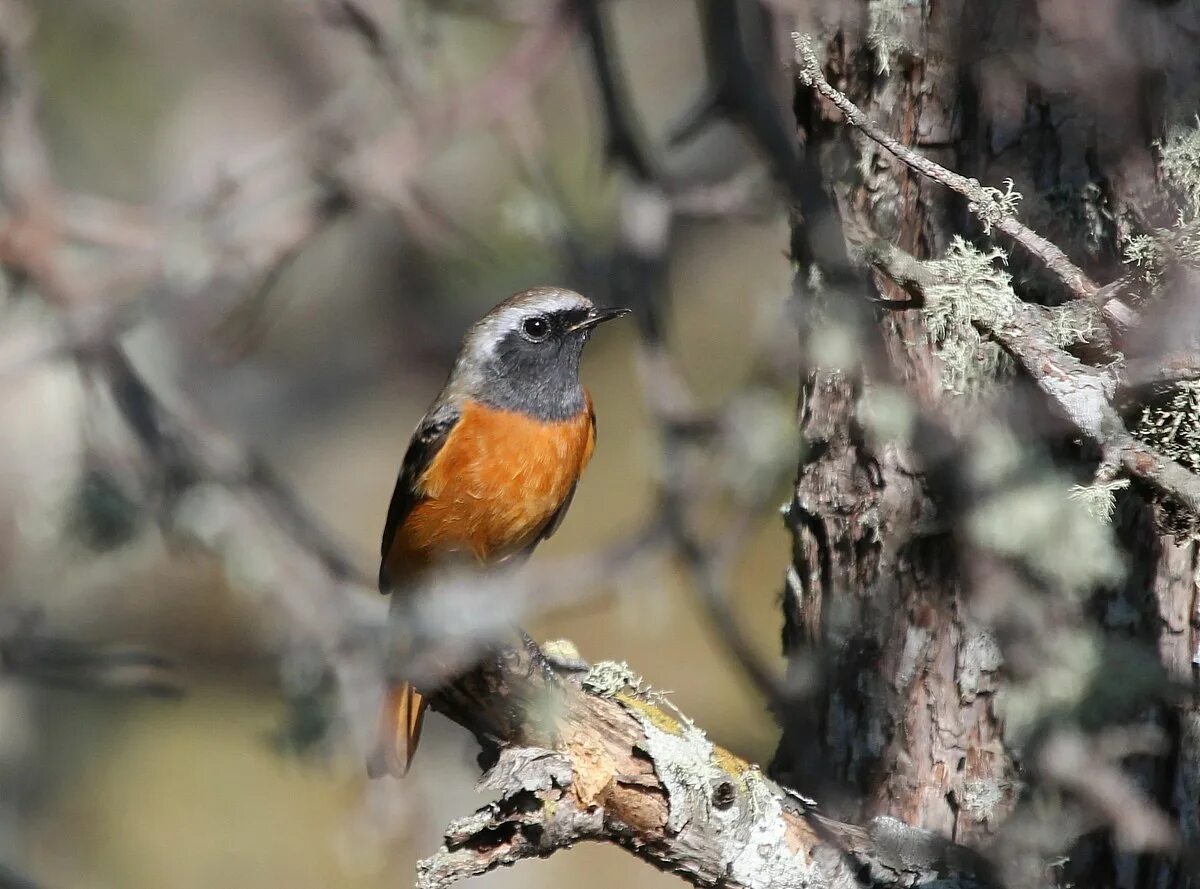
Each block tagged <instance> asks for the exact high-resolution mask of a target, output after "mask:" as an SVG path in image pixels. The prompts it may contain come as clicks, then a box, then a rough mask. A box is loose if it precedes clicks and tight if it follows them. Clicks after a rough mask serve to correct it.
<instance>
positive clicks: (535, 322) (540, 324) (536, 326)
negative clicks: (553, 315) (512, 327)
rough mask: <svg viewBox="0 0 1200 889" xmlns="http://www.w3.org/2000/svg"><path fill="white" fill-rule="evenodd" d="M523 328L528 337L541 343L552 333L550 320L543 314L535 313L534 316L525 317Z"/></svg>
mask: <svg viewBox="0 0 1200 889" xmlns="http://www.w3.org/2000/svg"><path fill="white" fill-rule="evenodd" d="M521 330H522V331H523V332H524V334H525V336H526V337H527V338H528V339H531V340H533V341H534V342H535V343H540V342H541V341H542V340H544V339H545V338H546V337H548V336H549V335H550V322H549V321H548V320H547V319H546V318H543V317H542V316H541V315H534V316H533V317H532V318H526V319H525V321H524V322H523V323H522V324H521Z"/></svg>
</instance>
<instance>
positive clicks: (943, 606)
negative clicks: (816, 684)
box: [774, 3, 1013, 841]
mask: <svg viewBox="0 0 1200 889" xmlns="http://www.w3.org/2000/svg"><path fill="white" fill-rule="evenodd" d="M903 15H904V16H906V23H905V27H904V28H903V33H904V35H905V36H906V37H909V36H910V35H912V36H919V37H920V39H921V41H922V44H923V47H922V49H921V50H920V51H919V53H918V57H919V58H920V59H921V61H920V62H914V63H913V64H912V65H906V66H905V68H906V70H904V71H903V72H901V71H899V70H893V71H892V73H891V75H890V76H886V77H884V76H877V75H876V73H875V72H876V66H877V59H876V58H875V55H874V53H873V51H872V50H871V49H870V48H868V47H867V46H865V45H864V44H862V43H860V42H859V41H858V40H857V39H856V38H855V37H854V36H853V34H852V32H850V31H848V30H843V31H841V32H840V33H839V35H838V37H837V39H835V40H831V41H830V43H829V47H830V49H831V53H832V54H831V56H830V62H829V69H830V71H832V72H836V76H835V85H837V86H839V87H840V88H842V89H843V90H846V91H848V92H850V93H851V94H852V97H853V98H855V99H856V100H857V101H858V102H859V104H860V107H862V108H863V109H864V110H865V111H867V113H868V114H870V115H871V116H872V117H873V118H874V119H875V120H876V122H877V123H879V124H880V125H881V126H882V127H883V128H884V129H886V130H888V131H890V132H891V133H893V134H894V135H896V136H897V137H899V138H900V139H901V141H902V142H904V143H906V144H910V145H913V144H916V145H921V146H923V149H924V151H925V153H926V154H927V155H929V156H931V157H933V158H934V159H935V160H939V161H940V162H943V163H945V164H948V165H950V166H953V165H954V163H955V160H956V159H955V157H954V156H953V149H952V146H953V144H954V142H955V140H956V139H958V138H959V135H960V132H961V120H960V115H959V113H958V105H957V94H956V86H955V83H956V74H955V70H954V63H953V59H952V57H951V56H949V55H948V54H947V53H946V51H945V49H944V48H943V46H942V44H943V43H944V42H945V41H946V40H947V39H949V37H951V36H952V35H953V33H954V31H955V29H956V28H957V27H958V26H959V19H960V16H961V4H956V3H951V4H938V5H937V9H936V11H935V12H934V13H932V14H930V15H928V16H927V15H926V13H925V11H923V10H922V9H921V7H919V6H915V5H914V6H911V7H909V6H905V8H904V12H903ZM914 16H916V17H917V18H915V19H913V17H914ZM931 45H932V47H933V48H930V46H931ZM815 101H816V100H814V98H813V97H812V95H811V93H810V92H809V91H807V90H805V89H803V88H801V91H800V94H799V95H798V98H797V106H798V113H799V115H800V116H801V124H802V126H803V128H804V130H805V132H804V138H805V140H806V144H807V157H806V163H807V164H812V165H819V166H820V172H821V174H822V175H823V176H824V177H825V181H826V182H827V187H828V189H829V191H830V192H832V193H834V194H836V197H837V201H838V205H839V206H838V209H839V211H840V215H841V216H842V218H843V220H844V221H846V222H847V223H848V224H859V225H862V226H865V227H867V228H868V229H870V230H873V231H875V232H877V233H879V234H880V235H881V236H882V237H884V238H886V239H888V240H892V241H894V242H895V243H897V244H898V245H899V246H900V247H902V248H903V249H905V250H906V251H908V252H911V253H915V254H917V255H923V256H928V255H931V254H932V253H937V252H940V251H941V250H942V249H944V248H945V246H946V245H947V243H948V241H949V238H950V236H951V235H952V234H953V233H954V232H955V231H957V230H959V228H960V225H958V224H957V223H958V222H960V217H961V212H958V211H956V207H957V205H956V204H954V202H953V200H952V199H951V197H950V196H949V195H948V194H947V193H946V191H945V190H944V189H941V188H940V187H939V186H936V185H934V184H932V183H929V182H926V181H922V180H921V179H920V178H919V177H915V176H914V175H913V174H911V173H910V172H909V171H908V170H906V169H905V168H904V167H903V166H902V165H900V164H899V163H897V162H895V161H894V160H893V159H892V158H891V157H890V156H889V155H887V154H886V153H885V152H883V151H882V150H881V149H879V148H878V147H877V146H875V145H874V144H873V143H869V142H866V141H865V140H860V142H859V144H855V145H853V149H854V150H858V151H862V152H863V153H864V154H865V159H864V160H863V162H862V164H861V165H860V166H859V169H860V170H865V171H866V175H865V176H861V177H860V176H858V175H856V174H854V173H853V172H852V170H853V164H854V163H855V159H854V158H853V157H851V156H850V155H849V153H848V151H847V148H848V147H850V146H849V145H848V143H847V142H846V141H845V135H844V133H842V132H841V130H840V127H839V125H838V122H837V119H836V118H834V117H832V116H826V115H827V112H825V111H824V109H823V106H821V105H820V104H814V103H815ZM877 284H878V285H879V287H880V290H881V292H882V295H883V296H884V297H885V298H889V299H905V295H904V294H903V292H902V291H901V290H900V289H899V288H898V287H896V286H894V285H892V284H890V283H889V282H886V281H884V280H883V279H879V280H878V281H877ZM879 324H880V325H881V327H882V337H883V342H884V344H885V347H886V349H887V352H888V357H889V358H890V359H891V360H892V361H894V362H895V363H896V364H897V365H898V366H899V367H900V368H901V369H902V374H903V376H904V377H905V378H906V380H907V383H908V386H909V388H910V390H911V391H914V392H915V393H916V394H917V397H918V398H919V399H923V400H934V399H936V398H937V397H938V387H939V384H938V371H937V367H936V364H935V360H934V358H933V356H932V354H931V351H930V349H928V348H926V347H923V346H922V345H921V344H922V343H924V342H926V341H927V337H926V335H925V333H924V330H923V329H922V327H921V325H920V321H919V319H918V318H917V313H913V312H904V313H894V314H889V315H883V316H881V317H880V319H879ZM803 389H804V394H803V396H802V411H801V416H800V427H801V433H802V435H803V437H804V440H805V441H806V442H807V445H808V446H807V448H806V451H805V456H804V457H803V458H802V462H801V466H800V472H799V477H798V480H797V486H796V496H795V500H794V502H793V504H792V509H791V512H790V515H791V519H792V528H793V531H794V533H795V571H794V573H793V574H792V575H791V582H790V583H789V586H788V589H787V591H786V593H785V620H786V628H785V648H787V649H788V651H789V652H791V653H792V654H794V655H796V657H798V658H806V657H808V656H809V653H810V651H811V648H810V646H811V645H812V644H813V643H816V644H817V646H818V648H819V649H820V650H821V651H823V652H824V653H825V660H824V666H825V671H826V683H825V684H824V686H823V689H822V692H821V694H820V696H819V700H817V701H816V702H815V706H814V707H812V708H811V710H810V711H809V712H808V713H793V714H789V718H788V719H787V720H786V724H785V734H784V738H783V740H782V742H781V745H780V748H779V751H778V754H777V756H776V760H775V763H774V768H775V770H776V772H777V773H778V774H780V775H781V776H787V777H788V778H789V779H790V780H791V781H794V782H795V783H796V786H800V787H804V788H811V792H813V793H817V794H819V795H820V796H821V798H822V799H826V798H830V794H831V793H833V792H834V791H835V790H840V791H841V793H840V795H839V796H838V798H840V800H841V807H840V808H839V809H838V811H839V812H840V813H841V814H845V815H853V814H855V813H856V807H855V806H854V804H853V803H852V802H851V801H852V800H861V809H858V811H857V814H859V815H890V816H893V817H896V818H899V819H901V820H903V821H905V822H907V823H910V824H917V825H920V826H922V827H925V828H928V829H931V830H936V831H938V832H940V833H942V834H944V835H945V836H948V837H954V838H956V839H960V840H964V841H971V840H974V839H978V838H980V837H981V836H984V835H986V834H987V833H988V832H989V830H990V827H991V826H992V825H993V824H994V823H995V822H996V821H997V820H998V819H999V818H1001V817H1002V816H1003V814H1004V813H1005V812H1006V811H1007V809H1008V807H1009V805H1010V803H1011V799H1012V789H1011V788H1012V783H1013V781H1012V779H1013V765H1012V762H1011V760H1010V758H1009V756H1008V755H1007V754H1006V753H1005V751H1004V749H1003V745H1002V744H1001V742H1000V739H999V730H998V726H997V724H996V720H995V718H994V716H993V714H992V711H991V698H990V692H991V690H992V679H991V674H992V673H993V671H995V670H996V668H997V667H998V664H997V663H996V662H995V660H994V651H993V649H991V648H990V647H989V646H988V645H987V644H984V643H981V642H980V639H979V635H978V633H976V632H975V631H974V630H973V629H972V627H971V626H970V624H969V622H968V621H967V620H966V615H965V610H964V603H963V600H962V595H961V591H960V580H959V577H958V573H957V570H956V567H955V565H954V562H953V558H952V556H951V555H950V550H949V548H948V547H947V546H946V545H944V541H941V540H939V537H938V535H937V533H936V529H934V528H933V527H932V526H931V524H930V521H931V520H932V518H933V515H934V510H933V508H932V506H931V504H930V502H929V500H928V497H927V496H926V493H925V492H924V490H923V488H922V483H921V480H920V477H919V474H918V466H917V465H916V464H915V462H914V461H913V459H912V457H911V455H909V454H907V453H905V452H904V451H903V450H901V449H899V448H896V447H892V446H887V447H883V448H876V447H874V446H873V445H872V444H871V443H869V442H867V441H866V440H865V439H864V438H863V436H862V435H861V434H860V432H859V428H858V424H857V421H856V408H857V396H858V392H857V386H856V384H855V383H854V381H852V380H851V379H849V378H848V377H846V376H844V375H842V374H841V373H838V372H836V371H829V370H825V369H817V370H816V371H815V372H814V373H813V374H812V375H811V376H810V377H809V378H808V379H806V380H804V381H803ZM814 746H815V749H814ZM818 759H819V761H820V763H821V765H820V766H819V767H816V768H814V767H813V766H814V765H815V763H816V762H817V761H818ZM831 779H832V781H833V782H837V784H838V785H840V787H837V786H836V785H833V784H832V783H831Z"/></svg>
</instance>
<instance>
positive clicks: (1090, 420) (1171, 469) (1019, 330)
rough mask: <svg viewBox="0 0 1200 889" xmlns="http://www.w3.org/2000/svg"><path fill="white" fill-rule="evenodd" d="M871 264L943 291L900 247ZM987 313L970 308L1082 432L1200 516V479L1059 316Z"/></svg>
mask: <svg viewBox="0 0 1200 889" xmlns="http://www.w3.org/2000/svg"><path fill="white" fill-rule="evenodd" d="M863 254H864V256H865V258H866V260H867V261H868V262H869V263H870V264H872V265H873V266H875V267H876V268H878V269H879V270H880V271H882V272H883V273H884V274H886V275H888V277H890V278H892V279H893V280H895V281H896V282H897V283H900V284H902V285H904V286H906V287H910V288H914V289H917V290H920V291H926V290H928V289H929V288H932V287H935V286H938V284H939V281H938V280H937V274H936V272H935V271H934V270H933V269H931V267H930V264H929V263H922V262H921V261H919V260H917V259H915V258H914V257H912V256H911V255H909V254H907V253H905V252H904V251H902V250H900V249H899V248H897V247H894V246H892V245H891V244H887V243H885V242H883V241H880V240H876V241H872V242H870V243H868V244H866V245H864V247H863ZM983 308H984V306H983V304H982V303H981V305H980V306H967V307H965V311H967V312H968V314H969V315H970V320H971V322H972V323H973V324H975V325H976V326H977V327H978V328H980V329H981V330H982V331H983V332H984V333H986V334H988V335H990V336H991V337H993V338H994V339H995V340H996V341H997V342H998V343H1000V345H1001V346H1003V347H1004V349H1005V350H1006V351H1007V352H1008V353H1009V354H1011V355H1012V356H1013V357H1014V358H1015V359H1016V360H1017V361H1018V362H1019V363H1020V364H1021V366H1022V367H1023V368H1024V370H1025V372H1026V373H1028V374H1029V376H1030V377H1031V378H1032V379H1033V380H1034V382H1035V383H1037V385H1038V387H1039V388H1040V389H1041V390H1042V391H1043V392H1044V393H1046V395H1048V396H1049V397H1050V399H1051V400H1052V401H1053V402H1054V403H1055V404H1056V405H1057V406H1058V408H1059V410H1060V411H1061V412H1062V413H1063V414H1064V415H1065V416H1066V417H1067V419H1069V420H1070V421H1071V423H1072V424H1074V425H1075V426H1076V427H1077V428H1078V429H1079V431H1080V432H1082V433H1084V434H1085V435H1087V436H1088V437H1089V438H1091V439H1092V440H1093V441H1095V442H1096V443H1097V444H1098V445H1100V446H1101V447H1102V448H1103V450H1104V451H1105V453H1106V455H1107V457H1108V459H1109V460H1110V461H1112V462H1114V463H1119V464H1120V465H1121V466H1122V467H1123V468H1124V469H1125V471H1126V472H1128V473H1129V474H1130V475H1132V476H1134V477H1135V478H1139V479H1142V480H1143V481H1145V482H1147V483H1149V484H1151V485H1153V486H1154V487H1156V488H1158V489H1159V490H1160V491H1162V492H1163V493H1165V494H1167V495H1168V496H1170V497H1171V498H1173V499H1174V500H1176V501H1178V503H1179V504H1181V505H1182V506H1184V507H1186V508H1187V509H1189V510H1191V511H1192V512H1193V513H1195V514H1197V515H1200V476H1198V475H1196V474H1195V473H1193V472H1190V471H1188V470H1187V469H1186V468H1184V467H1183V466H1181V465H1180V464H1179V463H1176V462H1175V461H1174V460H1171V459H1169V458H1168V457H1166V456H1165V455H1163V454H1160V453H1159V452H1158V451H1157V450H1155V449H1154V448H1153V447H1151V446H1150V445H1149V444H1146V443H1145V442H1142V441H1139V440H1138V439H1136V438H1135V437H1134V436H1133V435H1132V434H1131V433H1130V432H1129V430H1128V429H1127V428H1126V426H1125V422H1124V420H1122V418H1121V416H1120V414H1119V413H1118V412H1117V410H1116V408H1115V407H1114V406H1113V399H1114V396H1115V394H1116V383H1115V381H1114V379H1113V377H1112V375H1111V374H1110V373H1108V372H1107V371H1106V370H1103V369H1098V368H1095V367H1091V366H1089V365H1086V364H1084V363H1083V362H1082V361H1080V360H1079V359H1078V358H1076V357H1075V356H1074V355H1072V354H1071V353H1070V352H1068V351H1066V350H1065V349H1064V348H1063V347H1062V345H1061V342H1060V341H1061V337H1059V338H1058V339H1057V340H1056V337H1055V336H1054V334H1053V332H1052V331H1053V330H1054V328H1055V325H1056V323H1057V322H1056V315H1055V313H1056V312H1060V311H1062V310H1060V309H1046V308H1043V307H1041V306H1035V305H1030V304H1028V303H1025V302H1022V301H1021V300H1019V299H1017V298H1016V296H1015V295H1014V294H1011V293H1009V294H1008V295H1006V296H1005V295H1000V294H996V295H995V298H994V299H991V300H989V301H987V303H986V311H984V310H983Z"/></svg>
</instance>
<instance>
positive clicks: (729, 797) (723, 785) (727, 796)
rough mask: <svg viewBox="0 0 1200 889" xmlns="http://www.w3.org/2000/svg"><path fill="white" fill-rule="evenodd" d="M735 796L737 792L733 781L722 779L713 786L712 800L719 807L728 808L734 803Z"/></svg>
mask: <svg viewBox="0 0 1200 889" xmlns="http://www.w3.org/2000/svg"><path fill="white" fill-rule="evenodd" d="M735 798H736V794H735V793H734V789H733V783H732V782H731V781H721V782H720V783H719V784H717V786H716V787H714V788H713V795H712V802H713V805H714V806H716V807H717V808H718V809H728V808H729V807H730V806H732V805H733V801H734V799H735Z"/></svg>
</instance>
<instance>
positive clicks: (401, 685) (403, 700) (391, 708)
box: [367, 682, 428, 778]
mask: <svg viewBox="0 0 1200 889" xmlns="http://www.w3.org/2000/svg"><path fill="white" fill-rule="evenodd" d="M427 706H428V703H427V701H426V700H425V696H424V695H422V694H421V693H420V692H419V691H417V690H416V689H415V688H413V687H412V685H410V684H409V683H407V682H397V683H395V684H394V685H392V686H391V687H390V688H389V689H388V693H387V697H386V698H385V700H384V702H383V709H382V711H381V713H380V715H379V734H378V737H377V739H376V742H375V749H374V750H373V751H372V752H371V755H370V757H369V758H368V759H367V774H368V775H370V776H371V777H372V778H379V777H381V776H383V775H391V776H392V777H394V778H403V777H404V776H405V775H407V774H408V769H409V766H411V765H412V759H413V754H414V753H416V752H417V742H418V741H419V740H420V739H421V723H422V722H424V720H425V708H426V707H427Z"/></svg>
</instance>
